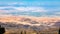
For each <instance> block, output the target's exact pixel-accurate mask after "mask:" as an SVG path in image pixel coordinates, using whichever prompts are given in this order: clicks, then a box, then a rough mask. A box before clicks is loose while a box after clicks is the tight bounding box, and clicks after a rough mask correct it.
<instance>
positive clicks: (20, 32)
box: [5, 28, 59, 34]
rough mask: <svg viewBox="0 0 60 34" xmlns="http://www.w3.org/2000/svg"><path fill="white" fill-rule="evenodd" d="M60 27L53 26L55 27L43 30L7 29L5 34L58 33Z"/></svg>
mask: <svg viewBox="0 0 60 34" xmlns="http://www.w3.org/2000/svg"><path fill="white" fill-rule="evenodd" d="M58 33H59V32H58V29H57V28H53V29H49V30H42V31H36V30H33V29H24V28H21V29H14V28H12V29H8V30H6V32H5V34H58Z"/></svg>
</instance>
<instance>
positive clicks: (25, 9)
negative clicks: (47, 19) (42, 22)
mask: <svg viewBox="0 0 60 34" xmlns="http://www.w3.org/2000/svg"><path fill="white" fill-rule="evenodd" d="M15 9H16V10H19V11H32V12H46V11H47V10H45V9H44V8H42V7H15Z"/></svg>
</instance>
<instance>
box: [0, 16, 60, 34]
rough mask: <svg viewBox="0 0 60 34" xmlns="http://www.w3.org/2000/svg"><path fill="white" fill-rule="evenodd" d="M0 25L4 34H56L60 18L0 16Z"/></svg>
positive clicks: (59, 26) (59, 25)
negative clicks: (4, 31) (3, 28)
mask: <svg viewBox="0 0 60 34" xmlns="http://www.w3.org/2000/svg"><path fill="white" fill-rule="evenodd" d="M0 25H1V26H2V27H5V30H6V33H5V34H22V33H23V34H58V30H59V28H60V17H33V16H11V15H3V16H2V15H1V16H0Z"/></svg>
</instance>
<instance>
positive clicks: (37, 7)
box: [0, 0, 60, 16]
mask: <svg viewBox="0 0 60 34" xmlns="http://www.w3.org/2000/svg"><path fill="white" fill-rule="evenodd" d="M0 14H11V15H13V14H15V15H16V14H17V15H32V16H37V15H38V16H60V0H0Z"/></svg>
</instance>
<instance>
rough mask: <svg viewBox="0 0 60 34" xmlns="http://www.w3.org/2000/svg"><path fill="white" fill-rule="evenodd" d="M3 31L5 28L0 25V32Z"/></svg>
mask: <svg viewBox="0 0 60 34" xmlns="http://www.w3.org/2000/svg"><path fill="white" fill-rule="evenodd" d="M4 33H5V28H3V27H1V25H0V34H4Z"/></svg>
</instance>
